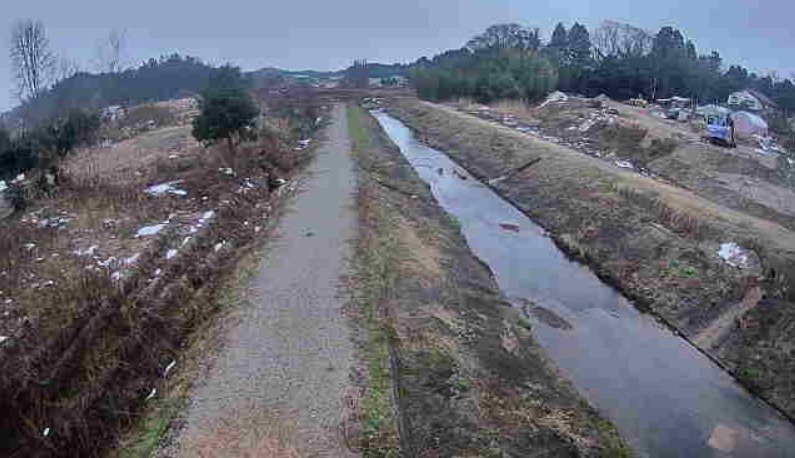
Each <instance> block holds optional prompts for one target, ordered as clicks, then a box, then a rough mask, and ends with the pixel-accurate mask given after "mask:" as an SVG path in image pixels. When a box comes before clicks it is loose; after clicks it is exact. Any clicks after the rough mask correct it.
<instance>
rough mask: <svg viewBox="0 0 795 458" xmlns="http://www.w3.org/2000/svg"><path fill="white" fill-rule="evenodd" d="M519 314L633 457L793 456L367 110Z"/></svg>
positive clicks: (581, 270) (785, 430)
mask: <svg viewBox="0 0 795 458" xmlns="http://www.w3.org/2000/svg"><path fill="white" fill-rule="evenodd" d="M373 114H374V116H375V117H376V118H377V119H378V122H379V123H380V124H381V126H382V127H383V128H384V130H385V131H386V132H387V134H388V135H389V136H390V138H391V139H392V141H394V142H395V143H396V144H397V145H398V146H399V147H400V150H401V152H402V153H403V155H404V156H405V157H406V159H408V161H409V162H410V163H411V165H412V166H413V167H414V169H415V170H416V171H417V172H418V173H419V175H420V177H421V178H422V179H423V180H425V181H426V182H427V183H428V184H429V185H430V186H431V190H432V192H433V195H434V197H435V198H436V200H437V201H438V202H439V204H440V205H441V206H442V207H443V208H444V209H445V210H446V211H447V212H448V213H449V214H450V215H452V216H454V217H455V218H456V219H457V220H458V222H459V223H460V226H461V231H462V233H463V235H464V236H465V238H466V240H467V242H468V244H469V246H470V248H471V249H472V251H473V252H474V253H475V255H477V256H478V257H479V258H480V259H481V260H483V261H484V262H485V263H486V264H488V265H489V267H490V268H491V270H492V272H493V273H494V275H495V278H496V280H497V283H498V284H499V287H500V289H501V290H502V292H503V293H504V294H505V295H506V296H507V297H508V298H509V299H511V301H512V302H513V303H514V304H515V305H516V306H517V307H520V308H522V309H523V310H525V311H526V312H527V315H528V317H529V320H530V321H531V322H532V324H533V333H534V334H535V336H536V338H537V339H538V341H539V342H540V344H541V345H542V347H543V348H544V349H545V351H546V353H547V354H548V355H549V356H550V357H551V358H552V359H553V360H554V361H555V362H556V363H557V365H558V367H560V369H561V370H562V372H563V373H564V374H565V375H566V376H567V377H568V378H569V379H570V380H572V381H573V382H574V384H575V385H576V386H577V388H578V389H579V390H580V392H581V393H582V394H583V395H584V396H585V397H586V398H588V400H590V401H591V402H592V403H593V404H594V405H595V406H596V407H597V408H598V409H599V410H600V411H601V412H603V413H604V414H605V415H606V416H607V417H609V418H610V419H611V420H612V421H613V422H614V423H615V424H616V425H617V426H618V428H619V430H620V432H621V433H622V435H623V436H624V437H625V438H627V440H628V441H629V442H630V444H631V445H632V446H633V448H634V449H635V450H636V451H637V453H638V454H639V455H640V456H649V457H693V456H697V457H701V456H706V457H712V456H714V457H724V456H737V457H746V456H748V457H785V456H795V427H793V425H792V424H791V423H790V422H789V421H787V420H786V419H785V418H783V417H782V416H781V415H780V414H779V413H778V412H776V411H775V410H774V409H772V408H771V407H769V406H768V405H766V404H764V403H762V402H760V401H759V400H757V399H756V398H755V397H754V396H752V395H751V394H749V393H748V392H747V391H746V390H744V389H743V388H742V387H741V386H739V385H738V384H737V383H736V381H734V379H732V378H731V377H730V376H729V375H728V374H727V373H725V372H724V371H723V370H722V369H721V368H719V367H718V366H717V365H716V364H714V363H713V362H712V361H710V360H709V359H708V358H707V357H706V356H704V355H703V354H701V353H700V352H699V351H697V350H696V349H695V348H693V347H692V346H691V345H690V344H689V343H688V342H687V341H685V340H684V339H682V338H681V337H679V336H677V335H676V334H674V333H673V332H671V331H670V330H669V329H667V328H666V327H664V326H663V325H661V324H659V323H658V322H657V321H656V320H655V319H654V318H653V317H651V316H650V315H646V314H643V313H641V312H639V311H638V310H637V309H635V308H634V307H633V306H632V304H631V303H629V302H628V301H627V300H626V299H625V298H624V297H622V296H621V294H620V293H618V292H617V291H616V290H615V289H613V288H612V287H610V286H608V285H605V284H604V283H602V282H601V281H600V280H599V279H598V278H597V277H596V275H595V274H594V273H593V272H591V271H590V270H589V269H588V268H587V267H585V266H583V265H582V264H579V263H577V262H574V261H571V260H569V259H567V257H566V255H565V254H564V253H563V252H561V251H560V250H559V249H558V248H557V247H556V246H555V244H554V243H553V242H552V240H550V239H549V238H548V237H547V236H546V235H545V232H544V230H543V229H541V228H540V227H539V226H538V225H536V224H534V223H533V222H532V221H531V220H530V219H529V218H527V217H526V216H525V215H524V214H523V213H521V212H520V211H519V210H517V209H516V208H515V207H513V206H512V205H510V204H509V203H508V202H506V201H505V200H503V199H502V198H501V197H499V196H498V195H497V194H496V193H495V192H494V191H492V190H491V189H490V188H489V187H487V186H486V185H484V184H482V183H481V182H479V181H478V180H477V179H475V178H474V177H472V176H471V175H470V174H469V173H467V171H466V170H464V169H463V168H462V167H460V166H459V165H457V164H456V163H455V162H453V161H452V160H451V159H450V158H449V157H447V156H446V155H445V154H443V153H442V152H440V151H438V150H434V149H432V148H429V147H427V146H425V145H422V144H421V143H420V142H419V141H418V140H417V139H416V138H415V137H414V135H413V133H412V132H411V131H410V130H409V129H408V128H407V127H406V126H405V125H403V124H402V123H401V122H400V121H398V120H396V119H395V118H392V117H390V116H389V115H387V114H386V113H383V112H374V113H373Z"/></svg>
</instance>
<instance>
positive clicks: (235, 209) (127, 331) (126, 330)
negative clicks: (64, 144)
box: [0, 128, 306, 457]
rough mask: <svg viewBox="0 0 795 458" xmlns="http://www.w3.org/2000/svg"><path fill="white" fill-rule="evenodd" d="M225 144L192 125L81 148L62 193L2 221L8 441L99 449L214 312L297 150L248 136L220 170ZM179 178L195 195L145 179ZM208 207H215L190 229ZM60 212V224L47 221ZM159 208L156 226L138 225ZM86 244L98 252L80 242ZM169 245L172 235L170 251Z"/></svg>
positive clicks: (37, 447) (1, 348) (40, 450)
mask: <svg viewBox="0 0 795 458" xmlns="http://www.w3.org/2000/svg"><path fill="white" fill-rule="evenodd" d="M220 152H221V151H220V150H218V149H215V148H210V149H209V150H205V149H201V148H199V147H198V146H197V144H196V143H195V142H194V141H193V140H192V139H190V138H189V137H188V132H187V130H186V129H184V128H169V129H164V130H162V131H156V132H151V133H149V134H146V135H144V136H142V137H141V138H137V139H133V140H130V141H128V142H123V143H121V144H119V145H116V146H115V147H112V148H110V149H108V148H97V149H92V150H84V151H81V152H79V153H78V154H77V155H76V156H74V157H72V158H70V159H69V161H68V162H67V163H66V164H64V174H63V179H62V183H61V186H60V188H59V189H58V190H57V192H56V193H54V194H52V195H51V196H49V197H46V198H42V199H40V200H37V201H35V202H33V203H32V206H31V207H30V208H29V209H27V211H26V212H25V214H24V215H22V217H21V218H18V219H14V220H11V221H7V222H5V223H4V227H3V230H2V231H0V248H5V254H6V256H4V257H2V258H1V259H0V271H2V272H3V274H2V275H0V290H1V291H3V296H2V299H3V303H2V307H3V309H2V310H3V312H4V316H0V335H4V336H9V337H10V339H9V340H7V341H5V342H4V343H3V344H2V345H0V371H1V372H0V389H2V391H3V392H4V393H6V394H7V395H4V396H3V397H2V399H0V411H3V412H4V415H3V416H2V419H0V428H2V429H3V430H4V431H9V432H10V433H9V434H5V435H3V436H2V438H0V454H5V453H8V454H14V453H16V454H17V455H19V456H33V457H36V456H88V455H93V454H96V453H98V452H97V450H101V448H102V447H103V446H105V445H107V444H108V443H110V442H111V441H112V440H113V438H114V437H115V436H116V434H117V433H118V432H119V431H120V430H121V429H124V428H125V427H127V426H128V425H130V424H131V423H132V422H134V421H135V419H136V415H137V411H138V410H139V409H140V408H141V406H142V401H143V399H144V398H145V397H146V396H147V394H148V393H149V392H150V391H151V389H152V388H153V387H154V386H157V384H158V383H159V380H160V378H161V374H162V370H163V367H164V366H165V364H167V362H168V361H169V360H171V359H173V358H175V357H176V354H177V353H178V351H179V350H180V345H181V343H182V342H183V341H184V339H185V338H186V336H187V335H188V333H189V332H190V330H192V329H194V328H195V327H196V326H197V325H198V324H200V323H202V322H203V321H204V320H206V319H208V318H209V317H210V316H212V314H213V312H214V310H215V309H216V308H217V303H216V302H215V299H214V297H215V294H216V293H217V287H218V285H219V281H220V279H221V278H222V277H223V275H224V272H225V271H226V270H227V269H228V268H229V266H230V265H232V264H233V263H234V262H235V260H236V259H237V258H238V257H239V256H240V255H241V253H243V252H245V250H247V249H248V247H249V246H251V244H252V243H253V241H254V240H255V239H256V237H257V236H258V235H257V234H258V232H259V231H261V230H262V226H264V222H263V221H264V220H266V219H267V218H269V217H270V214H271V209H272V205H271V204H270V203H269V201H270V200H271V199H272V198H273V196H272V195H271V192H270V191H271V188H270V186H269V182H270V178H272V173H273V172H274V170H277V169H278V173H279V176H284V177H287V176H289V175H288V173H294V168H293V169H290V170H288V169H286V168H285V167H284V164H288V165H291V166H293V167H294V166H295V165H297V164H298V162H297V160H296V159H295V156H297V155H296V153H295V152H293V151H273V150H263V149H262V148H261V147H258V146H256V145H250V146H248V147H246V148H241V151H240V155H239V157H237V158H235V161H234V163H233V164H232V165H233V167H234V172H235V173H234V174H232V175H230V174H227V173H225V172H223V171H219V167H220V166H221V165H222V164H224V165H225V164H226V162H225V158H223V157H222V155H221V154H220ZM172 154H174V155H175V156H172ZM282 155H290V157H291V158H290V159H289V160H284V159H282V158H281V156H282ZM298 156H299V157H306V155H305V154H302V155H298ZM172 180H181V181H180V183H179V187H180V188H181V189H184V190H186V191H187V192H188V195H187V196H184V197H178V196H162V197H152V196H149V195H146V194H144V193H143V191H144V189H145V187H147V186H150V185H152V184H158V183H162V182H165V181H172ZM208 210H213V211H214V212H215V216H214V218H212V219H211V220H207V221H205V223H204V224H203V226H202V227H201V228H197V230H196V231H195V233H194V232H192V231H189V229H190V227H191V226H192V225H195V224H197V223H196V221H197V220H198V219H199V218H200V216H201V215H202V214H203V213H204V212H206V211H208ZM58 217H62V218H65V220H64V221H65V222H64V223H63V224H61V225H60V227H53V228H50V227H47V228H39V226H38V225H39V223H40V222H41V221H50V220H53V218H55V220H57V218H58ZM163 221H168V222H169V224H168V227H167V228H166V229H164V230H163V231H162V232H161V233H160V234H158V235H157V236H153V237H141V238H138V237H135V236H134V235H135V231H136V230H137V229H138V228H140V227H142V226H144V225H150V224H153V223H160V222H163ZM56 226H58V224H56ZM186 236H190V237H191V238H190V239H189V240H188V241H187V242H185V240H184V238H185V237H186ZM25 243H33V244H35V246H31V248H26V247H25V245H24V244H25ZM90 246H95V248H93V250H94V252H93V253H92V254H82V255H78V254H75V253H74V251H75V250H82V251H86V250H87V249H88V248H89V247H90ZM168 248H174V249H178V254H177V256H176V257H174V258H173V259H166V257H165V252H166V249H168ZM132 257H135V261H134V262H133V261H127V262H126V263H125V262H121V260H123V259H125V258H132ZM113 258H115V259H116V260H115V261H113ZM114 275H120V277H118V278H115V277H114ZM50 282H52V283H50ZM6 298H8V301H7V302H6ZM6 413H7V414H6ZM46 428H49V429H48V430H47V431H48V434H47V435H46V436H45V435H44V434H43V431H44V430H45V429H46Z"/></svg>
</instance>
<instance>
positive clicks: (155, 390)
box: [144, 388, 157, 401]
mask: <svg viewBox="0 0 795 458" xmlns="http://www.w3.org/2000/svg"><path fill="white" fill-rule="evenodd" d="M156 394H157V388H152V391H150V392H149V395H148V396H146V398H145V399H144V401H148V400H150V399H152V398H153V397H155V395H156Z"/></svg>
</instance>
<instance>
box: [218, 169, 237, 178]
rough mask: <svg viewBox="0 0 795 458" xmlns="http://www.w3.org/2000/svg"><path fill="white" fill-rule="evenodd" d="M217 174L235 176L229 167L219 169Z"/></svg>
mask: <svg viewBox="0 0 795 458" xmlns="http://www.w3.org/2000/svg"><path fill="white" fill-rule="evenodd" d="M218 171H219V172H221V173H223V174H224V175H229V176H231V177H233V176H235V171H234V170H232V169H231V168H229V167H221V168H220V169H218Z"/></svg>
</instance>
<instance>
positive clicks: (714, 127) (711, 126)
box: [704, 114, 737, 148]
mask: <svg viewBox="0 0 795 458" xmlns="http://www.w3.org/2000/svg"><path fill="white" fill-rule="evenodd" d="M704 138H705V139H706V140H707V141H708V142H710V143H712V144H713V145H720V146H724V147H726V148H736V147H737V142H736V141H735V137H734V121H733V120H732V118H731V115H729V114H712V115H709V116H707V132H706V135H704Z"/></svg>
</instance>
